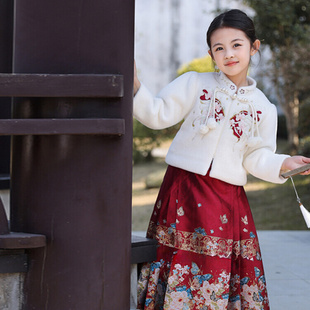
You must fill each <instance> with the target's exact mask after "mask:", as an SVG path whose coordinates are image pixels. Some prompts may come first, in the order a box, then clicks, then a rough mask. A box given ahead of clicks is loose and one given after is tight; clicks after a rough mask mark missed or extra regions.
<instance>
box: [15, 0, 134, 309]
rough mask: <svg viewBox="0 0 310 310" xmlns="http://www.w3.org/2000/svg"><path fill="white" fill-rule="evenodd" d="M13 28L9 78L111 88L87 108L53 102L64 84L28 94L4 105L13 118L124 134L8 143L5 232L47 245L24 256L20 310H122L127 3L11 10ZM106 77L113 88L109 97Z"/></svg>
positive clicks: (77, 2) (58, 0) (129, 55)
mask: <svg viewBox="0 0 310 310" xmlns="http://www.w3.org/2000/svg"><path fill="white" fill-rule="evenodd" d="M14 26H15V32H14V33H15V37H14V58H13V65H14V66H13V70H14V71H13V72H14V73H27V74H52V75H53V74H55V75H59V74H63V75H70V74H77V75H81V76H83V75H84V76H85V77H86V76H87V75H96V74H108V75H111V78H112V82H111V81H110V82H109V85H108V86H107V85H103V87H106V86H107V92H106V93H107V95H106V96H101V97H95V98H94V97H84V98H80V97H76V96H74V95H73V96H72V97H70V95H68V96H65V97H62V96H61V95H60V96H58V95H57V94H63V93H66V91H67V90H68V89H71V88H72V89H73V92H74V91H75V90H74V89H76V88H77V86H76V85H75V84H74V82H72V79H70V78H69V79H65V82H64V83H63V84H62V83H60V85H59V83H55V85H56V86H55V89H53V88H52V90H48V91H47V92H46V93H47V95H42V94H41V95H40V96H38V95H36V94H38V93H39V90H38V91H37V92H36V91H35V90H34V93H35V96H34V97H22V98H16V99H15V100H14V104H13V118H15V119H28V118H29V119H32V120H33V119H34V120H35V119H64V120H66V119H83V118H86V119H88V120H89V119H92V118H100V119H105V120H112V123H113V120H116V119H117V120H118V121H119V120H121V121H123V124H125V128H124V132H123V133H120V134H118V133H117V132H114V133H113V128H112V131H108V132H109V133H108V134H104V135H102V134H96V132H94V133H93V134H91V133H89V132H87V134H84V133H85V132H86V131H87V130H86V129H85V128H81V130H80V133H79V132H78V131H75V134H55V133H53V132H52V131H50V132H49V134H40V133H38V134H27V135H17V136H14V138H13V140H12V171H11V230H12V231H16V232H18V231H21V232H25V233H37V234H44V235H46V237H47V246H46V247H45V248H38V249H33V250H28V252H27V253H28V256H29V271H28V272H27V274H26V279H25V285H24V294H25V298H24V306H23V309H24V310H28V309H29V310H30V309H38V310H43V309H46V310H60V309H63V310H69V309H74V310H85V309H91V310H97V309H98V310H99V309H113V310H114V309H115V310H118V309H122V310H123V309H129V300H130V295H129V294H130V289H129V285H130V246H131V170H132V159H131V154H132V149H131V145H132V85H133V80H132V79H133V44H134V0H89V1H83V0H53V1H49V0H27V1H24V0H15V25H14ZM114 75H115V76H116V75H119V76H122V77H123V78H122V79H121V82H120V83H121V84H122V85H118V87H119V90H120V91H119V92H118V93H117V94H114V95H113V94H112V93H113V91H111V92H110V91H109V87H110V88H111V87H112V88H113V87H114V84H113V76H114ZM41 78H42V76H41ZM41 80H42V79H41ZM85 81H86V80H85ZM85 83H86V82H85ZM111 85H112V86H111ZM32 87H33V84H32ZM38 87H40V86H38ZM85 87H86V88H87V85H86V86H85ZM51 93H52V95H51ZM69 93H70V92H69ZM102 97H103V98H102ZM49 124H50V125H49V126H52V125H51V122H49ZM57 124H58V123H57ZM105 124H108V125H107V126H109V124H110V123H109V122H107V123H105ZM58 125H59V124H58ZM58 125H57V126H58ZM81 126H82V125H81ZM68 128H70V126H69V127H68V126H67V129H68ZM50 129H51V128H50ZM56 131H57V130H56ZM69 131H70V130H69ZM73 131H74V130H73ZM64 132H67V131H64ZM76 132H78V133H76ZM30 133H32V132H30Z"/></svg>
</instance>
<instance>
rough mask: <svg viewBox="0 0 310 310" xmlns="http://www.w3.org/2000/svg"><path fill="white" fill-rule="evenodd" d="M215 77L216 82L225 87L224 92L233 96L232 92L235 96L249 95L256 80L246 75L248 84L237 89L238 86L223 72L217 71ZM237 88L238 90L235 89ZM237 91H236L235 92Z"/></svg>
mask: <svg viewBox="0 0 310 310" xmlns="http://www.w3.org/2000/svg"><path fill="white" fill-rule="evenodd" d="M216 79H217V81H218V83H219V84H220V87H222V88H224V89H225V92H227V93H228V94H229V95H230V96H233V95H234V94H237V96H239V95H240V96H241V97H242V96H245V95H249V94H250V93H252V92H253V91H254V90H255V89H256V81H255V80H254V79H252V78H251V77H249V76H248V77H247V80H248V83H249V85H248V86H242V87H240V88H239V89H238V87H237V86H236V85H235V84H234V83H233V82H232V81H231V80H230V79H229V78H228V77H227V76H226V75H225V74H224V73H223V72H221V71H220V72H218V73H217V76H216ZM237 89H238V91H237ZM236 91H237V92H236Z"/></svg>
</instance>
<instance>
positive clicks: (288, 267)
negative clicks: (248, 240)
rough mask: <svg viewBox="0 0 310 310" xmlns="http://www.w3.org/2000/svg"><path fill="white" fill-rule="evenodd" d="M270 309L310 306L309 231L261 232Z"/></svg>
mask: <svg viewBox="0 0 310 310" xmlns="http://www.w3.org/2000/svg"><path fill="white" fill-rule="evenodd" d="M258 236H259V240H260V246H261V251H262V255H263V262H264V267H265V274H266V279H267V288H268V294H269V299H270V309H271V310H291V309H293V310H309V309H310V231H259V232H258Z"/></svg>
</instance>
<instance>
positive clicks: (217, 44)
mask: <svg viewBox="0 0 310 310" xmlns="http://www.w3.org/2000/svg"><path fill="white" fill-rule="evenodd" d="M236 41H244V40H243V39H239V38H237V39H233V40H232V41H231V43H234V42H236ZM219 45H223V43H215V44H214V45H213V46H212V47H216V46H219Z"/></svg>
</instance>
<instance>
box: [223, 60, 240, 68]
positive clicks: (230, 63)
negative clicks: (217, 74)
mask: <svg viewBox="0 0 310 310" xmlns="http://www.w3.org/2000/svg"><path fill="white" fill-rule="evenodd" d="M237 63H238V61H230V62H227V63H226V64H225V66H227V67H231V66H234V65H236V64H237Z"/></svg>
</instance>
